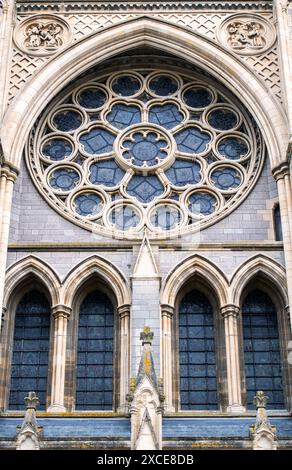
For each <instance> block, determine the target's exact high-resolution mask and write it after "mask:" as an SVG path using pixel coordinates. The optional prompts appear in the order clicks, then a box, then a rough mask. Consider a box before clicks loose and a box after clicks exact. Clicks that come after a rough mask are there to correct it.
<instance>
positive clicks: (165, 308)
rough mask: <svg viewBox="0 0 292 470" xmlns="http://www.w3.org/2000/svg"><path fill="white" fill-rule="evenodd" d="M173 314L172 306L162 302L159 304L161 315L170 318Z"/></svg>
mask: <svg viewBox="0 0 292 470" xmlns="http://www.w3.org/2000/svg"><path fill="white" fill-rule="evenodd" d="M173 314H174V307H172V306H171V305H168V304H162V305H161V316H162V317H167V318H172V317H173Z"/></svg>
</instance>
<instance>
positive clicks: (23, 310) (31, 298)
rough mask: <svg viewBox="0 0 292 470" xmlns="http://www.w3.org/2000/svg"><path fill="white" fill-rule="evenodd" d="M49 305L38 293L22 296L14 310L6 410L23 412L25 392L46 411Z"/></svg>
mask: <svg viewBox="0 0 292 470" xmlns="http://www.w3.org/2000/svg"><path fill="white" fill-rule="evenodd" d="M50 311H51V309H50V305H49V303H48V301H47V299H46V297H45V295H44V294H42V293H41V292H39V291H35V290H33V291H30V292H28V293H27V294H25V295H24V296H23V298H22V299H21V301H20V302H19V304H18V306H17V308H16V314H15V327H14V339H13V354H12V364H11V383H10V396H9V408H10V409H11V410H18V409H21V410H23V408H24V398H25V397H26V396H27V394H28V392H29V391H34V392H36V394H37V396H38V398H39V402H40V405H39V409H41V410H44V409H45V408H46V395H47V376H48V362H49V348H50Z"/></svg>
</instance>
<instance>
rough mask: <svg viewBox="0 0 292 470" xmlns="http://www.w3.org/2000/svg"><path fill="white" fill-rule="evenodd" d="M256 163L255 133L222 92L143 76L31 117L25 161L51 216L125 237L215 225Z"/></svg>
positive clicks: (259, 149) (96, 85) (195, 82)
mask: <svg viewBox="0 0 292 470" xmlns="http://www.w3.org/2000/svg"><path fill="white" fill-rule="evenodd" d="M262 161H263V145H262V141H261V136H260V133H259V130H258V129H257V127H256V125H255V123H254V121H253V119H252V118H251V117H250V116H249V115H248V113H247V111H246V110H245V109H244V107H243V106H240V105H239V104H238V101H237V100H236V99H235V98H234V97H232V96H231V95H230V93H229V92H228V91H224V90H223V89H222V86H220V91H219V89H218V88H217V86H216V82H214V81H212V80H209V79H205V80H202V77H201V76H200V77H198V76H197V75H195V74H194V75H192V74H191V73H190V72H188V73H186V72H181V73H177V72H175V73H174V72H171V71H169V70H153V69H152V70H151V69H149V68H147V67H144V68H143V67H139V68H136V70H134V71H133V70H131V71H123V72H116V73H108V74H107V73H106V72H104V73H103V74H101V75H99V74H95V73H93V74H92V75H91V76H87V77H86V79H84V80H83V81H82V82H80V81H79V82H78V85H76V87H75V88H74V86H72V85H71V87H70V89H69V91H67V92H66V90H65V91H64V92H63V93H62V96H61V97H57V98H56V99H55V100H54V101H53V102H52V104H51V106H50V107H49V108H48V109H47V110H46V111H45V112H44V113H43V115H42V116H41V117H40V119H39V121H38V123H37V125H36V128H34V129H33V131H32V133H31V139H30V145H28V151H27V162H28V165H29V168H30V171H31V174H32V176H33V179H34V181H35V183H36V185H37V186H38V188H39V189H40V190H41V191H42V193H43V194H44V195H45V197H46V198H47V200H48V202H49V203H50V204H51V205H53V206H56V205H57V206H58V211H59V212H62V213H63V214H64V216H66V217H67V218H69V219H70V220H72V221H74V222H75V223H77V224H79V225H81V226H83V227H85V228H87V229H91V230H93V229H96V230H97V231H98V230H102V232H103V233H112V231H113V230H115V231H116V232H117V233H123V234H125V233H126V236H129V237H139V234H140V233H143V231H144V229H145V227H147V228H148V230H149V233H150V234H151V233H153V234H154V236H155V237H159V236H163V234H164V233H165V232H168V233H176V232H177V231H178V230H179V231H181V232H191V231H192V230H194V229H196V228H198V227H200V228H204V227H206V226H208V225H210V224H211V223H214V222H215V221H216V220H218V219H219V218H220V217H223V216H224V215H225V214H227V213H228V212H230V211H231V210H233V209H234V208H235V207H236V206H237V205H238V204H239V202H240V201H241V200H242V199H243V197H244V195H246V194H247V193H248V190H249V189H250V188H251V187H252V185H253V183H254V181H255V179H256V177H257V175H258V173H259V171H260V168H261V165H262Z"/></svg>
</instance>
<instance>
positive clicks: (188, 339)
mask: <svg viewBox="0 0 292 470" xmlns="http://www.w3.org/2000/svg"><path fill="white" fill-rule="evenodd" d="M179 357H180V401H181V409H182V410H215V409H218V398H217V380H216V354H215V332H214V317H213V309H212V306H211V304H210V302H209V301H208V299H207V298H206V297H205V295H204V294H202V293H201V292H199V291H197V290H193V291H191V292H189V293H188V294H186V295H185V297H184V298H183V300H182V302H181V304H180V307H179Z"/></svg>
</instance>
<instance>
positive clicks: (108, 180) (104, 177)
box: [89, 160, 125, 186]
mask: <svg viewBox="0 0 292 470" xmlns="http://www.w3.org/2000/svg"><path fill="white" fill-rule="evenodd" d="M124 175H125V172H124V171H123V170H121V168H120V167H119V166H118V165H117V164H116V162H115V161H114V160H102V161H99V162H96V163H93V164H92V165H91V167H90V176H89V180H90V182H91V183H93V184H103V185H104V186H116V185H117V184H118V183H119V182H120V181H121V179H122V178H123V177H124Z"/></svg>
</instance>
